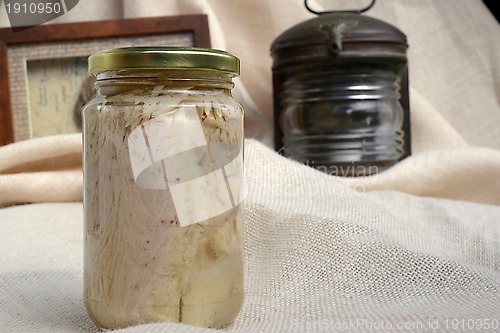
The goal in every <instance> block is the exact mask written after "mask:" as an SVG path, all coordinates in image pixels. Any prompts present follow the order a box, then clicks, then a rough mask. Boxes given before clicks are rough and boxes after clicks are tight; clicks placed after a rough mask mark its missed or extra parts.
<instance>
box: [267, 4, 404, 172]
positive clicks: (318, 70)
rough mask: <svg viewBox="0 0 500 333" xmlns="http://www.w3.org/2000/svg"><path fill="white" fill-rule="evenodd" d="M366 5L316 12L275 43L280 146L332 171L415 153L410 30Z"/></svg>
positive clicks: (374, 165)
mask: <svg viewBox="0 0 500 333" xmlns="http://www.w3.org/2000/svg"><path fill="white" fill-rule="evenodd" d="M374 3H375V0H372V2H371V4H370V5H369V6H368V7H367V8H365V9H363V10H359V11H336V12H319V13H318V12H315V11H313V10H312V9H311V8H310V7H309V6H308V4H307V0H305V6H306V8H307V9H308V10H309V11H311V12H313V13H315V14H317V15H318V16H317V17H315V18H313V19H310V20H307V21H304V22H302V23H299V24H297V25H295V26H293V27H292V28H290V29H288V30H286V31H285V32H283V33H282V34H281V35H280V36H278V37H277V38H276V39H275V40H274V41H273V43H272V45H271V55H272V58H273V95H274V114H275V119H274V120H275V148H276V150H278V151H280V152H282V153H283V154H284V155H285V156H287V157H289V158H292V159H294V160H297V161H300V162H302V163H305V164H307V165H310V166H312V167H315V168H317V169H319V170H323V171H325V172H327V173H329V174H333V175H340V176H368V175H372V174H375V173H378V172H382V171H384V170H386V169H387V168H389V167H390V166H392V165H394V164H395V163H397V162H398V161H400V160H401V159H403V158H405V157H406V156H408V155H409V154H410V151H411V147H410V117H409V96H408V95H409V94H408V62H407V57H406V51H407V48H408V44H407V41H406V36H405V34H404V33H402V32H401V31H400V30H399V29H397V28H396V27H394V26H392V25H390V24H388V23H386V22H384V21H381V20H378V19H375V18H371V17H368V16H364V15H361V13H362V12H364V11H366V10H368V9H369V8H371V7H372V6H373V4H374Z"/></svg>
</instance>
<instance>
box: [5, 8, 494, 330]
mask: <svg viewBox="0 0 500 333" xmlns="http://www.w3.org/2000/svg"><path fill="white" fill-rule="evenodd" d="M310 3H311V5H312V6H313V7H315V8H321V7H325V8H331V9H337V8H349V6H357V4H360V6H363V5H365V4H366V3H367V1H362V0H356V1H348V0H338V1H337V0H335V1H333V0H332V1H326V0H323V1H317V2H313V1H311V2H310ZM200 12H202V13H207V14H208V15H209V22H210V33H211V36H212V44H213V46H214V47H216V48H221V49H226V50H228V51H230V52H232V53H234V54H235V55H237V56H238V57H240V58H241V61H242V73H241V77H240V79H239V80H238V82H237V88H236V89H235V95H236V97H237V98H238V99H239V100H240V101H242V103H243V104H244V106H245V108H246V112H247V113H246V114H247V123H246V130H247V135H248V137H249V138H254V139H256V140H258V141H260V142H262V143H264V144H265V145H270V144H271V138H272V120H271V119H272V90H271V71H270V68H271V62H272V61H271V58H270V55H269V46H270V44H271V42H272V40H273V39H274V38H275V37H276V36H278V34H279V33H281V32H282V31H284V30H285V29H286V28H288V27H290V26H292V25H294V24H296V23H298V22H300V21H303V20H305V19H307V18H310V17H313V16H312V15H311V14H309V13H308V12H307V11H306V10H305V9H304V7H303V1H301V0H275V1H267V0H253V1H244V0H141V1H135V0H123V1H122V0H109V1H108V0H106V1H102V0H80V4H79V5H78V7H76V8H75V9H74V10H73V11H71V12H70V13H69V14H67V15H65V16H64V17H62V18H60V19H58V21H79V20H98V19H107V18H121V17H146V16H158V15H174V14H180V13H182V14H187V13H200ZM368 14H369V15H371V16H374V17H378V18H381V19H383V20H385V21H388V22H390V23H393V24H395V25H396V26H397V27H399V28H400V29H401V30H402V31H404V32H405V33H406V34H407V36H408V41H409V44H410V49H409V63H410V90H411V101H410V103H411V117H412V119H411V120H412V139H413V142H412V144H413V152H414V155H413V156H411V157H410V158H408V159H406V160H404V161H403V162H401V163H400V164H398V165H396V166H395V167H393V168H391V169H390V170H388V171H386V172H383V173H381V174H379V175H376V176H373V177H368V178H358V179H342V178H338V177H332V176H327V175H325V174H322V173H320V172H317V171H315V170H313V169H311V168H308V167H306V166H302V165H299V164H297V163H295V162H292V161H290V160H287V159H285V158H283V157H280V156H278V155H277V154H276V153H274V152H273V151H272V150H270V149H268V148H266V147H265V146H264V145H263V144H261V143H259V142H257V141H256V140H249V141H247V143H246V152H245V158H246V164H245V165H246V177H247V183H248V195H247V197H246V200H245V202H246V223H245V244H246V245H245V246H246V251H245V259H246V265H245V269H246V270H245V279H246V291H245V292H246V294H245V297H246V299H245V304H244V307H243V309H242V311H241V313H240V315H239V317H238V318H237V320H236V322H235V323H234V325H233V326H232V327H230V328H228V330H229V331H233V332H252V333H253V332H294V331H297V332H352V331H359V332H388V331H408V332H424V331H427V332H470V331H475V330H474V328H477V327H478V326H472V328H468V327H466V326H460V325H458V326H457V327H453V326H451V325H452V324H453V323H456V322H454V321H453V320H458V321H460V320H464V321H463V322H464V323H469V320H473V321H474V323H475V324H472V325H476V323H481V324H483V325H484V324H485V323H486V322H487V320H489V323H490V324H491V323H492V321H494V320H496V321H497V322H498V321H500V318H499V315H498V314H499V313H500V301H499V300H500V130H499V129H498V128H499V125H500V85H499V80H500V66H499V65H498V61H499V59H500V26H499V24H498V23H497V22H496V21H495V20H494V18H493V17H492V16H491V14H490V13H489V12H488V11H487V10H486V8H485V7H484V5H483V4H482V2H481V1H480V0H378V1H377V4H376V6H375V7H374V8H373V9H372V10H371V11H370V12H369V13H368ZM6 22H7V21H6V17H5V12H4V8H3V7H2V9H1V11H0V25H3V26H5V25H6ZM0 107H2V106H0ZM80 153H81V145H80V138H79V136H78V135H69V136H60V137H51V138H44V139H38V140H31V141H25V142H19V143H16V144H14V145H10V146H7V147H2V148H0V206H6V205H10V204H13V203H28V202H37V203H39V204H33V205H18V206H10V207H6V208H2V209H0V254H1V255H0V331H3V329H4V328H5V329H7V331H8V332H93V331H95V328H94V327H93V326H92V324H91V323H90V321H89V319H88V318H87V316H86V315H85V312H84V310H83V307H82V301H81V284H82V282H81V271H82V259H81V254H82V245H81V244H82V216H81V203H66V204H62V203H44V202H60V201H78V200H81V194H82V179H81V171H80V169H79V166H80V164H81V157H80V156H81V155H80ZM477 320H479V322H478V321H477ZM351 323H359V324H360V325H358V326H356V325H355V326H349V325H350V324H351ZM370 323H372V325H371V326H369V324H370ZM383 323H385V324H386V326H381V325H383ZM419 323H420V324H419ZM436 323H437V326H436V325H435V324H436ZM459 323H460V322H459ZM374 324H375V325H378V326H374ZM389 324H390V325H392V326H390V327H394V328H395V327H396V326H397V325H398V324H407V325H410V326H406V329H405V327H403V328H402V329H398V330H396V329H393V330H391V329H387V327H388V325H389ZM308 325H309V326H308ZM339 325H340V326H339ZM342 325H344V326H342ZM345 325H347V326H345ZM411 325H413V326H411ZM477 325H478V324H477ZM311 327H312V328H311ZM353 327H355V328H353ZM384 327H385V329H384ZM499 329H500V327H497V328H496V329H493V328H492V327H490V329H488V330H484V329H483V331H489V332H494V331H498V330H499ZM172 331H174V332H209V331H210V330H205V329H202V328H194V327H188V326H183V325H178V324H153V325H145V326H140V327H136V328H129V329H124V330H122V332H124V333H125V332H127V333H130V332H172Z"/></svg>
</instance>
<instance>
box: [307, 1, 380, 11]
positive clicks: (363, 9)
mask: <svg viewBox="0 0 500 333" xmlns="http://www.w3.org/2000/svg"><path fill="white" fill-rule="evenodd" d="M307 1H308V0H304V6H305V7H306V9H307V10H308V11H309V12H311V13H313V14H316V15H323V14H329V13H338V12H351V13H364V12H366V11H368V10H369V9H371V8H372V7H373V5H375V1H376V0H372V2H371V3H370V4H369V5H368V6H367V7H365V8H362V9H357V10H331V11H324V12H318V11H316V10H314V9H312V8H311V7H309V4H308V3H307Z"/></svg>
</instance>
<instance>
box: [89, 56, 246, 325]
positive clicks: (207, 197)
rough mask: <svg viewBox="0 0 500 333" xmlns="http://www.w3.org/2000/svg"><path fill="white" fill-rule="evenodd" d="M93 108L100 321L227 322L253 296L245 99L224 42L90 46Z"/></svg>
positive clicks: (92, 225) (93, 281)
mask: <svg viewBox="0 0 500 333" xmlns="http://www.w3.org/2000/svg"><path fill="white" fill-rule="evenodd" d="M89 70H90V72H91V73H92V74H94V75H95V76H96V80H97V81H96V87H97V96H96V98H95V99H94V100H92V101H91V102H89V103H88V104H87V105H86V106H85V107H84V111H83V142H84V145H83V157H84V186H85V195H84V216H85V218H84V220H85V243H84V303H85V307H86V310H87V312H88V314H89V316H90V317H91V318H92V320H93V321H94V322H95V323H96V324H97V325H98V326H99V327H101V328H106V329H111V328H121V327H126V326H130V325H136V324H141V323H148V322H165V321H168V322H183V323H186V324H191V325H197V326H205V327H223V326H225V325H228V324H230V323H231V322H232V321H233V320H234V318H235V317H236V315H237V314H238V312H239V310H240V308H241V305H242V302H243V235H242V229H243V203H242V195H241V189H242V186H241V185H242V177H243V141H244V136H243V108H242V107H241V105H240V104H238V103H237V102H236V101H235V100H234V99H233V97H232V96H231V89H232V88H233V82H232V78H234V77H235V76H237V75H238V74H239V60H238V59H237V58H236V57H234V56H232V55H230V54H228V53H226V52H223V51H216V50H211V49H197V48H181V47H157V48H148V47H140V48H121V49H112V50H107V51H103V52H100V53H96V54H94V55H92V56H91V57H90V58H89Z"/></svg>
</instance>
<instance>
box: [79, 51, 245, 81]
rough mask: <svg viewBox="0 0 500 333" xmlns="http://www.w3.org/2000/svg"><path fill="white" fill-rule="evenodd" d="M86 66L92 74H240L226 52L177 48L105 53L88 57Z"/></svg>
mask: <svg viewBox="0 0 500 333" xmlns="http://www.w3.org/2000/svg"><path fill="white" fill-rule="evenodd" d="M88 66H89V72H90V73H92V74H97V73H101V72H106V71H118V70H129V69H184V70H208V71H221V72H228V73H233V74H235V75H239V74H240V60H239V59H238V58H237V57H235V56H233V55H231V54H229V53H227V52H225V51H220V50H215V49H204V48H193V47H178V46H160V47H146V46H140V47H124V48H115V49H109V50H104V51H100V52H97V53H95V54H93V55H91V56H90V57H89V62H88Z"/></svg>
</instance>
